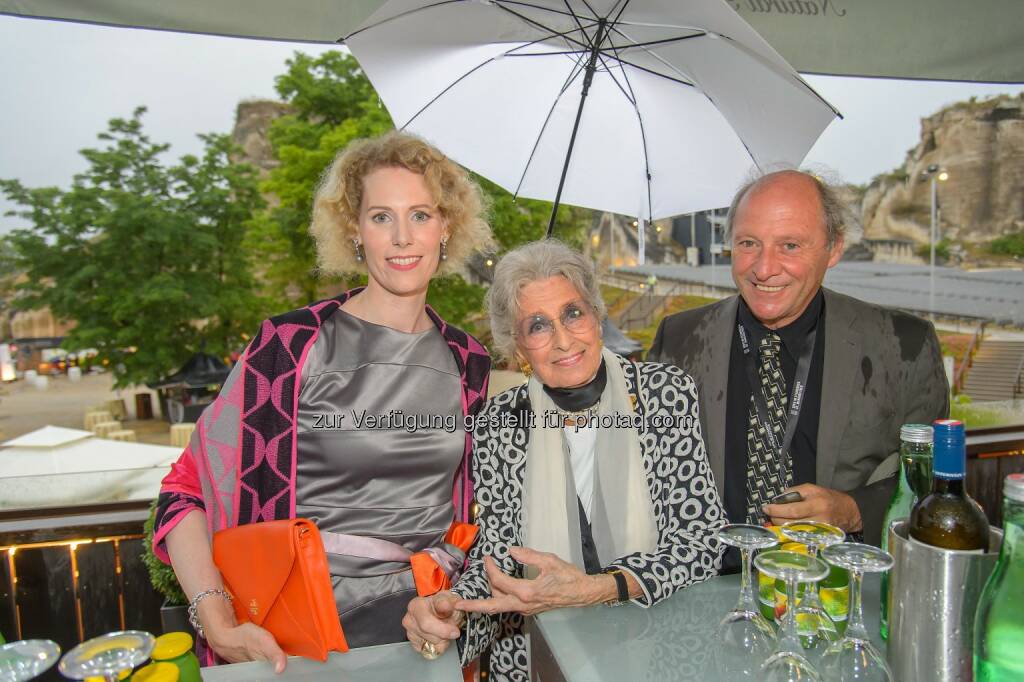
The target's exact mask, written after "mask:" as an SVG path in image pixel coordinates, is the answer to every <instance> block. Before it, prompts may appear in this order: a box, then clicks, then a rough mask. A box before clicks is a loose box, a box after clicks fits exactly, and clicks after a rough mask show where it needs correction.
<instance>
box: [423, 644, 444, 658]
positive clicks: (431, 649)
mask: <svg viewBox="0 0 1024 682" xmlns="http://www.w3.org/2000/svg"><path fill="white" fill-rule="evenodd" d="M420 655H421V656H423V658H425V659H427V660H428V661H433V660H434V659H436V658H440V656H441V652H440V651H438V650H437V647H435V646H434V644H433V643H432V642H424V643H423V646H422V647H420Z"/></svg>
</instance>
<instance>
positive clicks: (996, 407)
mask: <svg viewBox="0 0 1024 682" xmlns="http://www.w3.org/2000/svg"><path fill="white" fill-rule="evenodd" d="M949 416H950V418H951V419H959V420H960V421H962V422H963V423H964V425H965V426H966V427H967V428H968V429H982V428H986V427H989V426H1013V425H1017V424H1024V404H1022V403H1020V402H1018V401H1010V400H1008V401H1006V402H998V403H958V402H956V401H955V400H954V402H953V404H952V405H950V406H949Z"/></svg>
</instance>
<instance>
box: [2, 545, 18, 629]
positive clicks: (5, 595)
mask: <svg viewBox="0 0 1024 682" xmlns="http://www.w3.org/2000/svg"><path fill="white" fill-rule="evenodd" d="M0 635H3V637H4V639H5V640H7V641H8V642H13V641H14V640H16V639H18V622H17V620H15V616H14V585H13V584H12V583H11V565H10V562H9V561H8V560H7V552H0Z"/></svg>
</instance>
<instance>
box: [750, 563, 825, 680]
mask: <svg viewBox="0 0 1024 682" xmlns="http://www.w3.org/2000/svg"><path fill="white" fill-rule="evenodd" d="M754 566H756V567H757V570H758V571H760V572H761V573H764V574H765V575H767V576H768V577H770V578H775V579H776V580H782V581H783V582H785V584H786V604H787V608H786V612H785V614H784V615H783V618H782V623H781V624H780V628H779V634H778V639H777V642H778V643H777V645H776V649H775V653H773V654H772V655H771V656H769V657H768V660H766V661H765V662H764V664H763V665H762V666H761V674H762V678H761V679H763V680H764V681H765V682H821V675H820V674H819V673H818V671H817V669H816V668H815V667H814V665H813V664H812V663H811V662H810V661H809V660H807V658H806V657H805V656H804V652H803V646H802V645H801V644H800V633H799V631H798V630H797V625H796V609H795V608H793V605H794V604H795V603H796V585H797V583H798V582H802V583H817V582H819V581H821V580H824V579H825V576H827V575H828V565H827V564H826V563H825V562H824V561H822V560H821V559H818V558H817V557H813V556H810V555H808V554H801V553H800V552H788V551H786V550H771V551H768V552H761V553H760V554H758V555H757V558H755V559H754Z"/></svg>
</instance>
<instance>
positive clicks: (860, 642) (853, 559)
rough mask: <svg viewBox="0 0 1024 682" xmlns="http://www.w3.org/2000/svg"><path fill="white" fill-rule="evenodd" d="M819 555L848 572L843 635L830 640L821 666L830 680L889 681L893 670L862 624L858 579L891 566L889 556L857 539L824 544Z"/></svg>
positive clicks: (891, 562) (886, 569)
mask: <svg viewBox="0 0 1024 682" xmlns="http://www.w3.org/2000/svg"><path fill="white" fill-rule="evenodd" d="M822 556H823V557H824V558H825V560H826V561H828V562H829V563H831V564H835V565H836V566H839V567H841V568H845V569H846V570H848V571H849V572H850V615H849V621H848V622H847V625H846V634H845V635H844V636H843V638H842V639H841V640H839V641H838V642H833V644H832V646H830V647H829V648H828V649H827V650H826V651H825V654H824V655H823V656H822V659H821V665H822V669H823V670H824V671H825V673H826V675H828V678H829V679H830V680H839V681H840V682H892V670H891V669H890V668H889V664H888V663H887V662H886V660H885V656H883V655H882V654H881V653H880V652H879V651H878V649H876V648H875V645H874V644H872V643H871V639H870V638H869V637H868V631H867V629H866V628H865V627H864V611H863V609H862V608H861V589H860V588H861V582H862V580H863V577H864V573H877V572H882V571H888V570H889V569H890V568H892V564H893V559H892V555H891V554H889V553H888V552H886V551H885V550H882V549H879V548H878V547H872V546H871V545H863V544H861V543H859V542H844V543H842V544H840V545H833V546H832V547H826V548H825V550H824V551H823V552H822Z"/></svg>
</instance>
